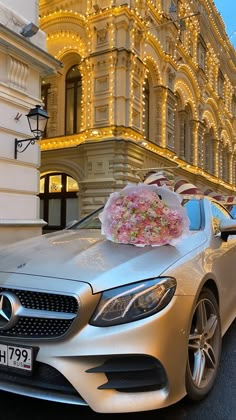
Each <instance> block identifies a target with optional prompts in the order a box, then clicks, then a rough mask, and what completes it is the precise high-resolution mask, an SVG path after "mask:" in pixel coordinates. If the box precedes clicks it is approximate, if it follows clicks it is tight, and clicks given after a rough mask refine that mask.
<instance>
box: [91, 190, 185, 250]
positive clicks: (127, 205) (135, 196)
mask: <svg viewBox="0 0 236 420" xmlns="http://www.w3.org/2000/svg"><path fill="white" fill-rule="evenodd" d="M99 219H100V221H101V223H102V228H101V232H102V234H103V235H105V236H106V238H107V239H108V240H110V241H112V242H117V243H123V244H132V245H136V246H147V245H149V246H161V245H167V244H170V245H176V244H177V243H179V242H180V241H181V240H183V239H184V238H185V237H187V236H188V235H189V233H190V232H189V219H188V216H187V213H186V210H185V208H184V207H183V206H181V197H180V195H179V194H176V193H175V192H173V191H171V190H170V189H168V188H167V187H165V186H163V187H157V186H156V185H146V184H144V183H140V184H137V185H133V184H128V185H127V186H126V187H125V188H124V189H122V190H121V191H119V192H115V193H112V194H111V195H110V197H109V199H108V201H107V203H106V204H105V207H104V210H103V211H102V212H101V213H100V215H99Z"/></svg>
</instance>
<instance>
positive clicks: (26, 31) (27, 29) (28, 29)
mask: <svg viewBox="0 0 236 420" xmlns="http://www.w3.org/2000/svg"><path fill="white" fill-rule="evenodd" d="M38 30H39V27H38V26H36V25H35V24H34V23H33V22H30V23H28V25H25V26H24V28H23V29H22V31H21V35H23V36H24V37H25V38H31V37H32V36H34V35H36V34H37V32H38Z"/></svg>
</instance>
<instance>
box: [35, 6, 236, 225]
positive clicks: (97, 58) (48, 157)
mask: <svg viewBox="0 0 236 420" xmlns="http://www.w3.org/2000/svg"><path fill="white" fill-rule="evenodd" d="M40 27H41V29H42V30H43V31H45V32H46V34H47V48H48V52H49V53H50V54H51V55H53V56H54V57H55V58H56V59H58V60H59V61H60V62H61V63H62V66H61V69H60V70H59V71H58V72H57V74H56V75H51V76H48V77H47V78H45V79H44V80H43V81H42V96H43V101H44V103H45V107H46V109H47V112H48V114H49V117H50V119H49V122H48V127H47V133H46V135H45V138H44V139H43V140H42V141H41V150H42V162H41V163H42V164H41V190H40V191H41V195H40V197H41V216H42V217H43V218H44V219H46V220H47V222H48V223H49V227H51V228H53V227H57V228H58V227H59V228H60V227H63V226H64V225H65V224H67V223H68V222H70V221H71V220H72V219H76V218H77V219H78V218H79V217H81V216H82V215H84V214H87V213H88V212H89V211H91V210H93V209H95V208H97V207H98V206H99V205H102V204H103V203H104V202H105V200H106V199H107V197H108V196H109V194H110V193H111V192H114V191H116V190H119V189H121V188H123V187H124V186H125V185H126V184H127V183H128V182H135V183H137V182H140V181H142V180H143V179H144V176H145V175H146V173H148V172H149V170H150V168H169V170H171V171H172V172H173V173H174V175H175V176H176V177H180V178H182V179H186V180H188V181H189V182H192V183H193V184H195V185H196V186H198V187H199V188H200V189H201V190H202V191H204V190H205V189H206V188H208V189H211V190H213V191H216V192H217V193H219V194H222V195H226V196H227V195H234V194H235V191H236V187H235V184H236V149H235V140H236V139H235V135H236V125H235V124H236V120H235V116H236V96H235V74H236V54H235V50H234V48H233V46H232V45H231V43H230V40H229V38H228V37H227V35H226V32H225V26H224V23H223V20H222V18H221V17H220V15H219V14H218V12H217V9H216V7H215V5H214V2H213V1H212V0H190V1H189V0H188V1H186V0H179V1H178V0H88V1H86V0H67V1H57V0H50V1H47V0H41V1H40ZM55 180H57V181H56V183H55Z"/></svg>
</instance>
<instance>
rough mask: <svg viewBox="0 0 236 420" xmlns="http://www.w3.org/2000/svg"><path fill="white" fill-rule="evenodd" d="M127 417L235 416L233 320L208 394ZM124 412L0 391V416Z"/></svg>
mask: <svg viewBox="0 0 236 420" xmlns="http://www.w3.org/2000/svg"><path fill="white" fill-rule="evenodd" d="M128 416H129V420H141V419H144V418H145V417H147V416H148V420H172V419H173V420H180V419H183V420H236V321H235V322H234V323H233V324H232V326H231V327H230V329H229V331H228V332H227V334H226V335H225V337H224V339H223V350H222V357H221V364H220V371H219V375H218V378H217V382H216V385H215V387H214V389H213V390H212V392H211V393H210V394H209V396H208V398H207V399H205V400H204V401H201V402H198V403H192V402H189V401H188V400H187V399H183V400H182V401H181V402H179V403H177V404H175V405H173V406H171V407H169V408H165V409H162V410H155V411H148V412H143V413H129V414H128ZM126 417H127V415H125V414H113V415H112V414H99V413H94V412H93V411H91V409H89V408H87V407H80V406H70V405H63V404H56V403H51V402H48V401H40V400H36V399H32V398H25V397H20V396H17V395H13V394H9V393H5V392H1V393H0V420H78V419H80V420H87V419H88V420H91V419H93V420H118V419H119V420H124V419H125V418H126Z"/></svg>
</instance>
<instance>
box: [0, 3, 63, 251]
mask: <svg viewBox="0 0 236 420" xmlns="http://www.w3.org/2000/svg"><path fill="white" fill-rule="evenodd" d="M30 22H33V23H35V24H37V23H38V1H27V0H21V1H19V0H15V1H14V0H6V1H0V62H1V72H0V245H4V244H7V243H11V242H14V241H16V240H20V239H24V238H27V237H30V236H34V235H40V234H41V232H42V226H43V225H44V221H43V220H40V218H39V198H38V192H39V171H38V167H39V165H40V148H39V146H38V144H36V143H35V144H34V145H31V144H30V145H29V147H28V148H27V150H26V151H25V152H23V153H18V155H17V159H15V158H14V147H15V138H17V139H26V138H31V137H32V133H31V132H30V129H29V125H28V120H27V118H26V114H27V113H28V112H29V110H30V109H31V108H34V107H35V105H37V104H40V103H41V76H43V75H45V74H46V75H49V74H51V73H53V72H54V71H55V70H56V68H57V67H59V62H58V61H57V60H55V59H54V58H53V57H51V56H50V55H49V54H47V52H46V51H45V45H46V44H45V34H44V32H42V31H41V30H39V31H38V32H37V34H35V35H34V36H32V37H31V38H26V37H24V36H23V35H22V34H21V31H22V29H23V28H24V26H25V25H27V24H28V23H30ZM23 144H24V145H26V144H27V143H23Z"/></svg>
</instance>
